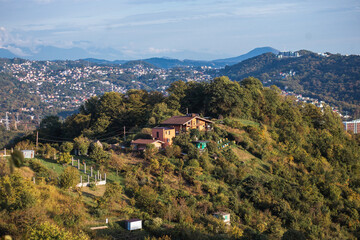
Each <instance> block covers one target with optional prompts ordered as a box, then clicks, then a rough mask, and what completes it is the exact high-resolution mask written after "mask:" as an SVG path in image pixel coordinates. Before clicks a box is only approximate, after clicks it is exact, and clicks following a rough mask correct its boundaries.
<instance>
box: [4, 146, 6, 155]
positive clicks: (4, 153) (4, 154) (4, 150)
mask: <svg viewBox="0 0 360 240" xmlns="http://www.w3.org/2000/svg"><path fill="white" fill-rule="evenodd" d="M4 156H6V148H4Z"/></svg>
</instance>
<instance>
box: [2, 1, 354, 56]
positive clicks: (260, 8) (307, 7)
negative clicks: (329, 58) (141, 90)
mask: <svg viewBox="0 0 360 240" xmlns="http://www.w3.org/2000/svg"><path fill="white" fill-rule="evenodd" d="M40 45H50V46H57V47H66V48H70V47H80V48H86V49H90V50H92V51H98V50H96V49H107V51H109V52H111V51H113V50H112V49H115V50H117V51H119V52H121V53H122V54H123V56H119V57H118V58H125V57H128V58H140V57H148V56H171V57H179V58H192V59H213V58H221V57H229V56H238V55H240V54H243V53H246V52H248V51H250V50H251V49H253V48H256V47H263V46H271V47H274V48H276V49H278V50H300V49H308V50H312V51H314V52H325V51H329V52H332V53H342V54H360V1H359V0H286V1H285V0H167V1H165V0H0V47H6V48H8V49H9V50H11V51H13V52H17V53H21V52H20V51H21V50H20V48H19V47H29V48H31V49H33V50H36V48H37V47H38V46H40ZM114 52H115V51H114Z"/></svg>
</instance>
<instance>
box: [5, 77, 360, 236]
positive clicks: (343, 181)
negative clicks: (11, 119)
mask: <svg viewBox="0 0 360 240" xmlns="http://www.w3.org/2000/svg"><path fill="white" fill-rule="evenodd" d="M168 92H169V95H168V96H167V97H164V96H162V97H161V96H160V95H158V94H157V93H154V92H146V91H143V90H131V91H128V92H127V93H126V94H124V95H122V94H119V93H114V92H112V93H106V94H104V95H102V96H100V97H93V98H91V99H89V100H87V101H86V103H85V104H83V105H82V106H81V107H80V112H79V113H78V114H75V115H73V116H71V117H69V118H67V119H66V120H65V122H61V121H59V119H58V118H57V117H47V118H45V119H43V120H42V123H41V126H40V129H39V139H40V147H39V150H38V160H29V161H28V162H27V163H25V165H26V166H25V167H21V168H19V169H16V171H14V173H12V174H11V173H10V172H9V170H8V168H7V167H6V162H5V161H4V160H1V161H0V163H1V164H2V165H1V166H3V167H2V168H0V169H3V170H2V171H1V172H0V175H1V177H0V193H1V194H0V208H1V209H2V211H1V213H0V214H1V215H0V216H1V217H0V226H1V228H0V229H1V232H0V233H1V234H2V235H4V234H9V235H12V236H14V237H16V238H20V237H22V238H28V239H37V238H36V237H38V238H39V234H43V235H42V236H43V237H45V236H50V235H51V234H54V232H55V233H57V232H59V231H62V232H63V233H62V234H60V233H58V234H59V237H58V239H109V238H120V239H124V238H125V239H154V240H155V239H159V240H160V239H162V240H169V239H244V240H245V239H356V238H359V237H360V222H359V213H360V178H359V177H360V172H359V170H360V138H359V135H352V134H350V133H346V132H344V130H343V125H342V123H341V119H340V118H339V117H338V116H337V115H336V114H334V113H333V112H332V111H331V109H329V108H325V109H324V111H323V112H322V111H321V110H320V109H319V108H317V107H315V106H313V105H311V104H306V103H296V102H295V101H294V100H293V99H292V98H288V97H284V96H281V95H280V94H279V92H280V90H279V89H278V88H277V87H274V86H272V87H270V88H266V87H263V85H262V84H261V82H260V81H259V80H258V79H255V78H247V79H244V80H242V81H241V82H232V81H230V80H229V79H228V78H226V77H222V78H216V79H214V80H213V81H211V82H208V83H194V82H190V83H184V82H181V81H177V82H174V83H173V84H172V85H171V86H170V88H169V90H168ZM185 109H188V111H189V112H197V113H200V114H202V115H203V116H207V117H209V119H212V120H213V124H212V126H213V129H212V130H211V131H199V130H198V129H196V127H194V128H193V129H192V130H190V131H188V132H185V133H181V134H178V135H177V136H176V137H175V138H174V139H173V144H172V145H171V146H170V147H166V148H165V149H164V150H157V149H156V148H155V147H154V146H153V145H148V146H147V147H146V149H145V151H144V152H136V151H132V150H133V147H130V143H131V140H133V139H144V138H145V139H149V138H151V135H150V134H151V128H152V127H155V126H158V125H159V124H160V123H161V122H162V121H163V120H165V119H168V118H170V117H172V116H174V115H179V114H180V113H179V111H182V112H183V111H184V110H185ZM123 126H126V132H125V136H126V139H124V132H123ZM188 126H190V125H188ZM28 139H29V140H30V141H25V140H24V141H22V142H19V143H17V145H16V146H15V147H16V148H18V149H25V148H26V149H31V148H33V147H34V142H32V141H33V140H34V139H33V136H29V137H28ZM96 140H99V141H101V142H102V144H99V143H95V141H96ZM194 140H203V141H206V142H207V146H206V148H205V149H204V150H203V151H200V150H199V149H198V148H196V147H195V145H194V143H193V141H194ZM91 142H92V143H91ZM118 143H119V144H120V145H122V146H124V147H123V148H121V147H120V145H117V144H118ZM73 148H76V149H81V152H82V153H83V156H74V157H75V159H79V160H80V161H79V162H77V161H76V163H75V165H77V164H80V169H81V170H80V171H79V170H77V169H76V168H74V167H71V165H72V164H71V156H70V154H69V153H71V150H72V149H73ZM56 155H57V157H56V159H53V158H55V156H56ZM84 163H86V165H87V166H88V168H89V167H90V166H91V167H93V168H94V170H95V171H97V170H99V171H100V173H101V174H103V173H105V172H106V173H107V176H108V178H109V180H108V182H107V184H106V186H105V187H103V186H97V187H95V186H94V185H91V186H90V188H88V187H83V188H72V189H69V187H70V186H74V184H76V183H78V182H79V176H80V174H82V176H83V178H82V179H86V175H85V174H84V173H83V172H84V171H85V170H83V164H84ZM69 165H70V167H69V168H67V166H69ZM87 173H89V169H88V170H87ZM33 176H34V177H35V178H36V179H37V180H36V181H37V183H36V184H33V183H32V182H31V181H30V180H27V178H28V179H30V178H31V177H33ZM72 176H73V177H72ZM58 177H59V178H58ZM71 179H75V181H70V180H71ZM9 186H11V188H10V187H9ZM215 213H217V214H221V213H229V214H230V226H228V225H226V224H224V221H222V220H221V219H219V218H216V217H214V214H215ZM106 218H108V219H109V221H110V223H109V224H108V225H107V227H108V228H107V229H103V230H98V231H91V230H90V227H93V226H103V225H106V224H105V219H106ZM130 218H140V219H142V220H143V228H144V229H143V230H141V231H133V232H128V231H126V230H125V229H124V223H123V221H124V220H126V219H130ZM59 229H61V230H59ZM63 234H68V236H71V238H69V237H68V238H65V237H63ZM62 237H63V238H62Z"/></svg>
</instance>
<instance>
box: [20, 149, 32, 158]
mask: <svg viewBox="0 0 360 240" xmlns="http://www.w3.org/2000/svg"><path fill="white" fill-rule="evenodd" d="M21 152H22V153H23V155H24V158H34V157H35V151H34V150H21Z"/></svg>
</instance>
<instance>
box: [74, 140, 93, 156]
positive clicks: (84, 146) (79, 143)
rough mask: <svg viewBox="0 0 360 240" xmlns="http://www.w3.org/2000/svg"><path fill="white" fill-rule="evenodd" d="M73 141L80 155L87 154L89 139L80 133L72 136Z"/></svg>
mask: <svg viewBox="0 0 360 240" xmlns="http://www.w3.org/2000/svg"><path fill="white" fill-rule="evenodd" d="M74 142H75V143H74V148H75V149H78V150H79V151H80V153H81V154H82V155H87V153H88V149H89V146H90V143H91V141H90V140H89V139H88V138H86V137H84V136H82V135H81V136H79V137H77V138H74Z"/></svg>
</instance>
